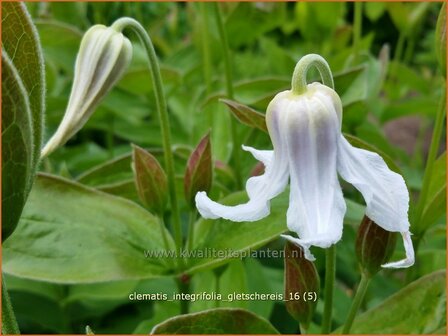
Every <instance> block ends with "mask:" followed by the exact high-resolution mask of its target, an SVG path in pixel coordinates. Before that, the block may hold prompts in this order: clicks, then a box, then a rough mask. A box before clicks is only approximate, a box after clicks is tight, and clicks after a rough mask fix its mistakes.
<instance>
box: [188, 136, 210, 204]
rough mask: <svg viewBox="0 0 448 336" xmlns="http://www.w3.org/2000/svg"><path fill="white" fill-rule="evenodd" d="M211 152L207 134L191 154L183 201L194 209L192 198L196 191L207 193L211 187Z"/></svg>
mask: <svg viewBox="0 0 448 336" xmlns="http://www.w3.org/2000/svg"><path fill="white" fill-rule="evenodd" d="M212 168H213V166H212V151H211V145H210V133H207V134H206V135H205V136H204V137H203V138H202V139H201V141H200V142H199V144H198V146H197V147H196V149H195V150H194V151H193V153H191V155H190V158H189V159H188V162H187V169H186V171H185V178H184V190H185V199H186V200H187V203H188V205H189V206H191V207H194V197H195V195H196V193H197V192H198V191H205V192H208V191H209V190H210V188H211V186H212V170H213V169H212Z"/></svg>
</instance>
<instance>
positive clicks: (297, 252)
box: [285, 241, 320, 329]
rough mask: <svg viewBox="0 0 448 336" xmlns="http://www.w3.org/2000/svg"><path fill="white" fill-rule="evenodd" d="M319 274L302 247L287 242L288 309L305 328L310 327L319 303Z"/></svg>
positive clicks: (286, 298) (286, 286) (286, 285)
mask: <svg viewBox="0 0 448 336" xmlns="http://www.w3.org/2000/svg"><path fill="white" fill-rule="evenodd" d="M319 288H320V284H319V275H318V273H317V270H316V267H315V266H314V264H313V262H311V261H309V260H307V259H305V256H304V254H303V250H302V248H301V247H298V246H297V245H295V244H293V243H291V242H289V241H287V242H286V244H285V300H286V309H287V310H288V313H289V314H291V316H292V317H294V319H296V320H297V321H298V322H299V323H300V324H301V326H302V327H303V328H305V329H308V327H309V324H310V322H311V319H312V317H313V313H314V311H315V309H316V305H317V295H318V292H319Z"/></svg>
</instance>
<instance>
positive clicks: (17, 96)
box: [2, 50, 34, 240]
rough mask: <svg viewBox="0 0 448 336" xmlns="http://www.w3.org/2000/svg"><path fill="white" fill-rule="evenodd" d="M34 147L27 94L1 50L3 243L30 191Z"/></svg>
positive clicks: (15, 223) (9, 233) (11, 230)
mask: <svg viewBox="0 0 448 336" xmlns="http://www.w3.org/2000/svg"><path fill="white" fill-rule="evenodd" d="M33 147H34V139H33V131H32V115H31V110H30V104H29V100H28V93H27V92H26V89H25V86H24V85H23V82H22V80H21V79H20V77H19V73H18V71H17V69H16V67H15V66H14V64H13V63H12V62H11V60H10V59H9V57H8V55H7V53H6V51H5V50H2V209H3V211H2V240H5V239H6V238H8V236H9V235H11V233H12V232H13V231H14V229H15V228H16V225H17V223H18V221H19V218H20V214H21V213H22V209H23V206H24V205H25V202H26V198H27V196H28V193H29V190H30V188H31V184H32V176H33V175H34V174H33V170H34V168H33V162H32V160H33Z"/></svg>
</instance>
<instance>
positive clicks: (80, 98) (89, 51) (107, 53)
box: [41, 25, 132, 157]
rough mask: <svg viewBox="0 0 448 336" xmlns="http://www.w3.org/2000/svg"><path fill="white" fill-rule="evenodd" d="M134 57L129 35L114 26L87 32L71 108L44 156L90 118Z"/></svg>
mask: <svg viewBox="0 0 448 336" xmlns="http://www.w3.org/2000/svg"><path fill="white" fill-rule="evenodd" d="M131 58H132V45H131V42H130V41H129V39H128V38H126V37H125V36H124V35H123V34H122V33H121V32H119V31H117V30H115V29H114V28H110V27H106V26H103V25H95V26H93V27H91V28H90V29H89V30H88V31H87V32H86V33H85V34H84V36H83V38H82V41H81V46H80V48H79V52H78V55H77V57H76V64H75V76H74V79H73V86H72V90H71V93H70V98H69V102H68V105H67V109H66V112H65V115H64V118H63V119H62V121H61V123H60V124H59V127H58V129H57V130H56V133H55V134H54V135H53V136H52V137H51V138H50V140H48V142H47V143H46V144H45V146H44V148H43V149H42V152H41V157H45V156H48V155H49V154H50V153H51V152H53V151H54V150H55V149H56V148H58V147H60V146H62V145H64V144H65V143H66V142H67V141H68V140H69V139H70V138H71V137H72V136H73V135H74V134H75V133H76V132H78V131H79V130H80V129H81V128H82V127H83V126H84V124H85V123H86V122H87V120H88V119H89V118H90V116H91V115H92V113H93V112H94V111H95V108H96V107H97V106H98V104H99V103H100V102H101V101H102V99H103V98H104V96H105V95H106V94H107V93H108V92H109V91H110V90H111V89H112V87H113V86H114V85H115V83H116V82H117V81H118V80H119V79H120V78H121V77H122V75H123V74H124V72H125V70H126V69H127V67H128V65H129V63H130V62H131Z"/></svg>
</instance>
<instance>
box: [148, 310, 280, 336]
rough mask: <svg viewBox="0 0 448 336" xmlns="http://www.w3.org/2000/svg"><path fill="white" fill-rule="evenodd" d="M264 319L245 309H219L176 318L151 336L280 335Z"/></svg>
mask: <svg viewBox="0 0 448 336" xmlns="http://www.w3.org/2000/svg"><path fill="white" fill-rule="evenodd" d="M278 333H279V332H278V331H277V330H276V329H275V328H274V327H273V326H272V325H271V324H270V323H269V322H268V321H267V320H265V319H264V318H261V317H259V316H257V315H255V314H253V313H251V312H249V311H247V310H244V309H232V308H217V309H210V310H206V311H203V312H200V313H195V314H186V315H181V316H176V317H173V318H170V319H168V320H166V321H165V322H162V323H160V324H158V325H157V326H155V328H154V329H153V330H152V331H151V334H154V335H162V334H172V335H181V334H183V335H185V334H198V335H207V334H208V335H213V334H278Z"/></svg>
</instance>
